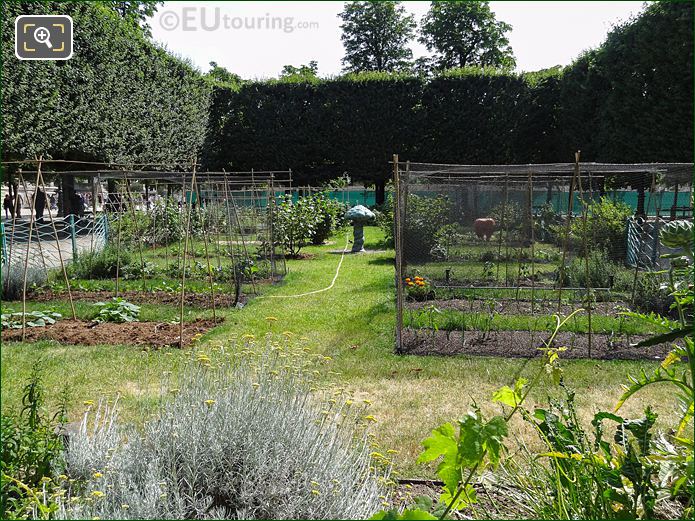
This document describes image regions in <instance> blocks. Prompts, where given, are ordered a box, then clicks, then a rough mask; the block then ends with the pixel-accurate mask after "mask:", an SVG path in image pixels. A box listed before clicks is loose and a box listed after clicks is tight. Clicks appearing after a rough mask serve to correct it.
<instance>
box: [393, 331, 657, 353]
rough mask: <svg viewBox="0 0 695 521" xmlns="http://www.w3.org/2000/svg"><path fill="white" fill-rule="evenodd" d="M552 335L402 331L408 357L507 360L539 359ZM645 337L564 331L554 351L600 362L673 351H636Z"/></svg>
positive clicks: (559, 334) (529, 332) (648, 349)
mask: <svg viewBox="0 0 695 521" xmlns="http://www.w3.org/2000/svg"><path fill="white" fill-rule="evenodd" d="M549 336H550V334H549V333H548V332H546V331H544V332H540V331H490V332H488V333H483V332H481V331H466V333H465V335H463V334H462V333H461V332H460V331H432V330H428V331H423V330H414V329H410V328H406V329H404V330H403V337H402V338H403V354H409V355H445V356H446V355H474V356H498V357H505V358H530V357H533V356H539V355H540V354H541V351H539V350H538V348H540V347H544V343H543V342H544V341H545V340H547V338H548V337H549ZM645 338H647V337H645V336H638V335H633V336H617V335H613V336H612V335H605V334H593V335H591V356H589V335H587V334H584V333H570V332H566V331H561V332H560V333H558V335H557V336H556V338H555V342H554V344H553V346H552V347H566V348H567V350H566V351H564V352H563V353H561V354H560V357H561V358H595V359H601V360H662V359H663V358H664V357H665V356H666V354H667V353H668V352H669V351H670V350H671V344H668V343H665V344H658V345H655V346H649V347H633V346H632V345H631V344H636V343H638V342H640V341H641V340H644V339H645Z"/></svg>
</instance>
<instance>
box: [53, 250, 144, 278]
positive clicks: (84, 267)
mask: <svg viewBox="0 0 695 521" xmlns="http://www.w3.org/2000/svg"><path fill="white" fill-rule="evenodd" d="M132 263H133V254H132V253H130V252H129V251H128V250H126V249H121V253H120V255H119V253H118V250H117V249H116V247H115V246H107V247H106V248H104V249H103V250H99V251H93V252H86V253H81V254H80V255H79V256H78V257H77V259H73V261H72V262H71V263H70V264H68V266H67V272H68V275H70V277H72V278H74V279H112V278H115V277H116V271H117V269H116V268H117V267H118V266H119V265H120V270H124V269H125V267H126V266H128V265H130V264H132Z"/></svg>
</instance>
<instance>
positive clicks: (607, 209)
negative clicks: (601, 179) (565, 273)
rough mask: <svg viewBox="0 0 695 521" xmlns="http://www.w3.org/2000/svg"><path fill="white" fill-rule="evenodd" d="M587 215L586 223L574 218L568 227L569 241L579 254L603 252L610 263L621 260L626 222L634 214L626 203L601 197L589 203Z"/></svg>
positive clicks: (623, 253) (624, 248)
mask: <svg viewBox="0 0 695 521" xmlns="http://www.w3.org/2000/svg"><path fill="white" fill-rule="evenodd" d="M586 212H587V218H586V221H585V220H584V219H581V218H577V219H573V220H572V223H571V225H570V239H571V241H572V242H573V243H575V247H576V248H577V250H578V251H579V252H580V253H581V255H587V254H589V253H590V252H594V251H596V250H605V252H606V255H607V256H608V258H609V259H610V260H612V261H623V260H624V259H625V250H626V245H625V241H626V239H625V234H626V232H627V219H628V217H630V216H631V215H632V213H633V211H632V208H630V207H629V206H628V205H626V204H625V203H622V202H615V201H612V200H611V199H609V198H608V197H601V199H600V200H599V201H590V202H588V203H587V208H586ZM563 226H564V225H563ZM585 249H588V250H589V251H588V252H587V251H585Z"/></svg>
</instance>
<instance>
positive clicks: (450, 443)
mask: <svg viewBox="0 0 695 521" xmlns="http://www.w3.org/2000/svg"><path fill="white" fill-rule="evenodd" d="M454 435H455V434H454V426H453V425H452V424H450V423H445V424H443V425H440V426H439V427H437V428H436V429H434V430H433V431H432V436H430V437H429V438H427V439H426V440H425V441H423V442H422V445H423V446H424V447H425V451H424V452H423V453H421V454H420V456H419V457H418V459H417V462H418V463H427V462H428V461H434V460H436V459H437V458H438V457H440V456H443V455H444V454H446V453H447V452H450V451H454V452H455V451H456V439H455V438H454Z"/></svg>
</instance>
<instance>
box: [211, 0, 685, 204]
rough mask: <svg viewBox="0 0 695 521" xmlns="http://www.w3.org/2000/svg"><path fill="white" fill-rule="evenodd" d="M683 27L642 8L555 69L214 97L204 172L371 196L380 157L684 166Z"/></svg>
mask: <svg viewBox="0 0 695 521" xmlns="http://www.w3.org/2000/svg"><path fill="white" fill-rule="evenodd" d="M692 15H693V7H692V5H691V4H690V3H670V2H659V3H654V4H650V5H649V6H647V7H646V9H645V12H644V13H643V14H642V15H640V16H639V17H638V18H637V19H635V20H633V21H630V22H627V23H625V24H623V25H621V26H618V27H616V28H615V29H614V30H613V31H611V33H610V34H609V36H608V38H607V40H606V42H605V43H604V44H603V45H602V46H600V47H599V48H598V49H596V50H593V51H590V52H588V53H585V54H584V55H582V56H580V57H579V58H578V59H577V60H576V61H575V63H573V64H571V65H569V66H567V67H565V68H564V69H561V68H560V67H556V68H552V69H548V70H544V71H539V72H534V73H524V74H515V73H510V72H501V71H500V70H493V69H487V68H484V69H479V68H465V69H453V70H448V71H445V72H442V73H440V74H438V75H436V76H435V77H433V78H430V79H428V78H426V77H414V76H407V75H398V74H385V73H371V74H359V75H346V76H343V77H339V78H333V79H322V80H316V79H312V80H311V81H302V80H301V79H296V80H293V81H290V80H289V79H288V80H286V81H268V82H260V83H258V82H256V83H247V84H244V85H242V86H241V87H240V88H239V89H238V90H234V89H226V88H217V89H216V90H215V92H214V95H213V101H212V108H211V115H210V134H209V136H208V140H209V141H208V144H207V146H206V157H205V164H206V166H208V167H210V168H228V167H229V165H230V164H232V165H233V166H234V167H235V168H237V169H249V168H251V167H256V168H279V167H291V168H292V170H293V174H294V176H295V179H297V180H298V181H299V182H301V183H303V182H312V183H315V182H317V181H320V180H323V179H328V178H332V177H337V176H339V175H342V174H343V173H344V172H348V173H349V174H350V176H351V177H352V178H353V179H355V180H357V181H367V182H377V183H379V184H381V183H383V181H384V179H386V178H388V176H390V169H389V165H388V161H390V160H391V155H392V154H393V153H398V154H400V157H401V158H402V159H410V160H411V161H433V162H438V163H464V164H474V163H483V164H486V163H488V164H499V163H529V162H559V161H562V162H567V161H572V160H573V155H572V154H573V152H574V151H576V150H581V151H582V156H581V157H582V160H583V161H614V162H637V161H692V157H693V144H692V139H691V137H692V119H693V118H692V115H693V109H692V107H693V100H692V96H691V93H692V90H693V79H692V60H693V54H692V48H693V45H692V44H693V38H692V20H693V17H692ZM633 71H634V73H633ZM632 182H633V184H634V186H633V188H638V187H639V185H640V184H642V185H643V180H641V179H637V178H635V179H634V180H632ZM378 199H379V200H380V201H383V199H382V198H378Z"/></svg>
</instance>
